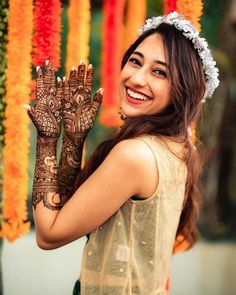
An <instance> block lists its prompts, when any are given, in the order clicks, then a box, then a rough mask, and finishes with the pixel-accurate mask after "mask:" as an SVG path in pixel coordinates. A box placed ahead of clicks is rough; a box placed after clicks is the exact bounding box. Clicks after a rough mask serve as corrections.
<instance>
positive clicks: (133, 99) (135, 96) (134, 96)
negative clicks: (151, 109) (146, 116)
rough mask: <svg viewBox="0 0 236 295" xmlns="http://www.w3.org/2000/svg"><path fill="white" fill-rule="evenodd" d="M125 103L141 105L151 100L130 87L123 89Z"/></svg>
mask: <svg viewBox="0 0 236 295" xmlns="http://www.w3.org/2000/svg"><path fill="white" fill-rule="evenodd" d="M125 89H126V98H127V101H128V102H129V103H131V104H135V105H141V104H143V103H146V102H147V101H149V100H151V98H150V97H148V96H147V95H145V94H144V93H142V92H140V91H136V90H135V89H132V88H130V87H125Z"/></svg>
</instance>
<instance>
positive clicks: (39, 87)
mask: <svg viewBox="0 0 236 295" xmlns="http://www.w3.org/2000/svg"><path fill="white" fill-rule="evenodd" d="M43 96H44V82H43V72H42V69H41V68H40V67H39V66H37V67H36V102H37V101H42V99H43Z"/></svg>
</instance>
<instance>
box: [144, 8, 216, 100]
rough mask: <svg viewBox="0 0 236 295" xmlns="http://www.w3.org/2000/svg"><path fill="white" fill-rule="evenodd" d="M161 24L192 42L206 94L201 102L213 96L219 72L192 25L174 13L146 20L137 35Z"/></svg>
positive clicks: (204, 43)
mask: <svg viewBox="0 0 236 295" xmlns="http://www.w3.org/2000/svg"><path fill="white" fill-rule="evenodd" d="M161 23H167V24H170V25H173V26H175V27H176V29H178V30H179V31H182V33H183V35H184V36H185V37H186V38H187V39H189V40H191V41H192V43H193V46H194V48H195V49H196V50H197V51H198V54H199V56H200V58H201V61H202V65H203V70H204V73H205V83H206V92H205V95H204V99H203V100H202V102H204V101H205V98H206V97H211V96H212V95H213V93H214V91H215V89H216V88H217V87H218V85H219V79H218V77H219V70H218V68H217V67H216V66H215V65H216V62H215V61H214V60H213V58H212V55H211V52H210V50H209V48H208V44H207V41H206V40H205V39H204V38H201V37H199V33H198V31H197V30H196V28H195V27H194V26H193V25H192V23H191V22H190V21H188V20H186V19H185V18H184V17H183V16H182V15H180V14H178V13H177V12H176V11H174V12H171V13H169V14H167V15H164V16H158V17H152V18H149V19H147V20H146V23H145V25H144V26H142V27H141V28H140V29H139V30H138V33H139V35H142V34H143V33H144V32H146V31H148V30H150V29H155V28H157V27H158V26H159V25H160V24H161Z"/></svg>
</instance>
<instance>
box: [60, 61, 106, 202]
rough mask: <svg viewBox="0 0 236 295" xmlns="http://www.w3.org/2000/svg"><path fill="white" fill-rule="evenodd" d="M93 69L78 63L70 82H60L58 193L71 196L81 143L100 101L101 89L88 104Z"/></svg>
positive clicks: (79, 157)
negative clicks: (61, 121)
mask: <svg viewBox="0 0 236 295" xmlns="http://www.w3.org/2000/svg"><path fill="white" fill-rule="evenodd" d="M93 76H94V69H93V67H92V65H89V66H88V69H87V72H86V66H85V64H83V63H81V64H80V65H79V67H78V70H77V71H76V69H75V68H74V67H73V68H72V69H71V71H70V76H69V80H66V79H65V78H64V79H63V104H62V114H63V118H64V127H65V128H64V130H65V134H64V138H63V145H62V152H61V159H60V164H59V192H60V194H61V195H66V196H67V197H71V195H72V194H73V192H74V184H75V180H76V178H77V176H78V174H79V172H80V170H81V160H82V152H83V144H84V141H85V139H86V136H87V134H88V132H89V130H90V129H91V128H92V127H93V124H94V122H95V119H96V116H97V114H98V111H99V107H100V104H101V101H102V90H99V91H97V92H96V94H95V96H94V99H93V101H91V93H92V85H93Z"/></svg>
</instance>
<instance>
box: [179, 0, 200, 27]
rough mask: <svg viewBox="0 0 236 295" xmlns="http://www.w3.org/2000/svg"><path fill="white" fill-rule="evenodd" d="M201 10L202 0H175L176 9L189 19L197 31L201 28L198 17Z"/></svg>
mask: <svg viewBox="0 0 236 295" xmlns="http://www.w3.org/2000/svg"><path fill="white" fill-rule="evenodd" d="M202 10H203V4H202V0H177V2H176V11H177V12H179V13H181V14H183V15H184V16H185V17H186V18H187V19H188V20H190V21H191V22H192V23H193V24H194V25H195V27H196V28H197V30H198V31H200V30H201V25H200V18H201V16H202Z"/></svg>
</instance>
